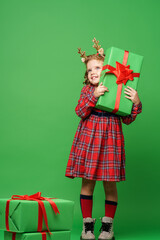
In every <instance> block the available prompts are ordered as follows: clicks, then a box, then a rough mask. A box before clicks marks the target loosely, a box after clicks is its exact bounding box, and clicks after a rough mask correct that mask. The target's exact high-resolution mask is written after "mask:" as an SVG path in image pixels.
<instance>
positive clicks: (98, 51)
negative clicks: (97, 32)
mask: <svg viewBox="0 0 160 240" xmlns="http://www.w3.org/2000/svg"><path fill="white" fill-rule="evenodd" d="M92 42H94V45H93V47H94V48H95V49H96V50H97V55H100V56H102V57H104V50H103V48H101V45H98V43H99V41H97V40H96V39H95V38H94V39H93V40H92ZM78 53H79V54H81V60H82V62H85V61H86V60H87V56H86V52H85V51H81V48H78Z"/></svg>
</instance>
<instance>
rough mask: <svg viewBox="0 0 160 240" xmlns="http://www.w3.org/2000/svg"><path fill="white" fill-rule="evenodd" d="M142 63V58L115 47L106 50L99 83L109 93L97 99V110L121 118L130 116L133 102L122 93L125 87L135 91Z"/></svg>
mask: <svg viewBox="0 0 160 240" xmlns="http://www.w3.org/2000/svg"><path fill="white" fill-rule="evenodd" d="M142 61H143V56H140V55H137V54H134V53H132V52H128V51H124V50H122V49H119V48H115V47H111V48H109V49H107V51H106V53H105V60H104V64H103V69H102V74H101V78H100V81H99V83H101V82H103V85H104V86H106V87H107V88H108V90H109V92H105V94H104V95H102V96H100V97H99V99H98V101H97V104H96V106H95V107H96V108H97V109H101V110H104V111H108V112H113V113H115V114H117V115H121V116H126V115H129V114H131V110H132V105H133V102H132V101H131V100H130V99H127V98H126V97H125V96H126V94H125V93H124V91H125V88H127V86H129V87H132V88H133V89H135V90H137V84H138V77H139V73H140V70H141V66H142ZM128 65H130V66H128ZM106 72H110V73H106ZM116 81H117V83H118V84H117V83H116ZM125 84H126V85H125Z"/></svg>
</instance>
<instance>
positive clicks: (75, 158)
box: [65, 85, 142, 182]
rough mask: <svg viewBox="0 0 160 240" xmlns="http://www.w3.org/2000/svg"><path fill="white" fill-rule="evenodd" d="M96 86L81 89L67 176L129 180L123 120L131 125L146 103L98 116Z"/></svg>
mask: <svg viewBox="0 0 160 240" xmlns="http://www.w3.org/2000/svg"><path fill="white" fill-rule="evenodd" d="M94 90H95V87H94V86H93V85H85V86H84V87H83V89H82V91H81V95H80V99H79V101H78V105H77V106H76V108H75V111H76V114H77V115H78V116H79V117H80V118H81V120H80V123H79V125H78V129H77V131H76V134H75V136H74V140H73V144H72V147H71V152H70V155H69V160H68V163H67V168H66V174H65V176H66V177H70V178H74V177H81V178H86V179H90V180H100V181H116V182H119V181H124V180H125V150H124V136H123V132H122V123H121V120H122V122H123V123H125V124H130V123H131V122H133V121H134V120H135V119H136V116H137V114H139V113H141V111H142V103H141V102H140V103H139V104H138V105H135V104H133V107H132V112H131V114H130V115H128V116H118V115H114V116H97V115H93V114H92V110H93V109H94V111H98V112H103V111H102V110H99V109H96V108H94V107H95V105H96V102H97V100H98V98H96V97H95V96H94V94H93V92H94Z"/></svg>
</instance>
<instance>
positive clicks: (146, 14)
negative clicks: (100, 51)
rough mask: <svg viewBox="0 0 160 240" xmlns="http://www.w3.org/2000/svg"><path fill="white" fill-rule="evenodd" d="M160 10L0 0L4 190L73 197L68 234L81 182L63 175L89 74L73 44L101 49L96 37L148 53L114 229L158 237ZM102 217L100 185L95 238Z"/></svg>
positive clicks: (2, 193)
mask: <svg viewBox="0 0 160 240" xmlns="http://www.w3.org/2000/svg"><path fill="white" fill-rule="evenodd" d="M159 8H160V2H158V1H157V0H152V1H148V0H147V1H143V0H134V1H128V0H122V1H119V0H115V1H109V0H106V1H104V0H100V1H95V0H92V1H91V0H81V1H73V0H72V1H54V0H43V1H42V0H25V1H24V0H19V1H17V0H14V1H11V0H10V1H9V0H0V34H1V36H0V78H1V80H0V109H1V116H0V163H1V164H0V184H1V185H0V186H1V187H0V197H10V196H11V195H13V194H33V193H35V192H37V191H41V192H42V195H43V196H51V197H56V198H64V199H70V200H74V201H75V214H74V224H73V231H72V240H73V239H79V236H80V233H81V228H82V216H81V211H80V206H79V195H80V188H81V179H74V180H72V179H68V178H66V177H65V176H64V175H65V168H66V164H67V161H68V156H69V152H70V148H71V144H72V141H73V137H74V134H75V132H76V129H77V126H78V123H79V121H80V119H79V118H78V117H77V115H76V114H75V111H74V109H75V106H76V105H77V101H78V99H79V96H80V91H81V88H82V87H83V84H82V82H83V76H84V72H85V66H84V65H83V63H81V59H80V56H79V55H78V53H77V47H81V48H82V50H85V51H86V54H92V53H95V50H94V49H93V48H92V45H93V43H92V39H93V38H94V37H96V39H98V40H99V41H100V44H101V45H102V46H103V48H104V49H106V48H108V47H111V46H115V47H118V48H121V49H125V50H128V51H132V52H134V53H137V54H140V55H142V56H144V62H143V66H142V71H141V77H140V81H139V85H138V94H139V97H140V99H141V101H142V103H143V113H142V114H141V115H139V116H138V117H137V119H136V121H135V122H134V123H132V124H131V125H129V126H127V125H123V131H124V136H125V149H126V181H125V182H120V183H117V187H118V208H117V212H116V215H115V221H114V230H115V236H116V239H117V240H118V239H119V240H121V239H160V231H159V214H160V206H159V197H160V192H159V168H160V162H159V159H160V158H159V133H160V131H159V130H160V129H159V117H160V115H159V106H158V104H159V88H160V79H159V56H160V47H159V43H160V28H159V22H160V15H159ZM103 215H104V192H103V187H102V182H97V185H96V189H95V194H94V208H93V217H95V218H97V222H96V236H97V235H98V234H99V232H98V230H99V228H100V220H99V217H102V216H103ZM2 236H3V235H2V232H1V236H0V239H2V240H3V237H2Z"/></svg>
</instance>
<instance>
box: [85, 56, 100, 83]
mask: <svg viewBox="0 0 160 240" xmlns="http://www.w3.org/2000/svg"><path fill="white" fill-rule="evenodd" d="M102 67H103V61H101V60H95V59H93V60H90V61H89V62H88V63H87V73H88V80H89V82H90V83H91V84H93V85H96V86H97V85H98V83H99V79H100V75H101V71H102Z"/></svg>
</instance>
